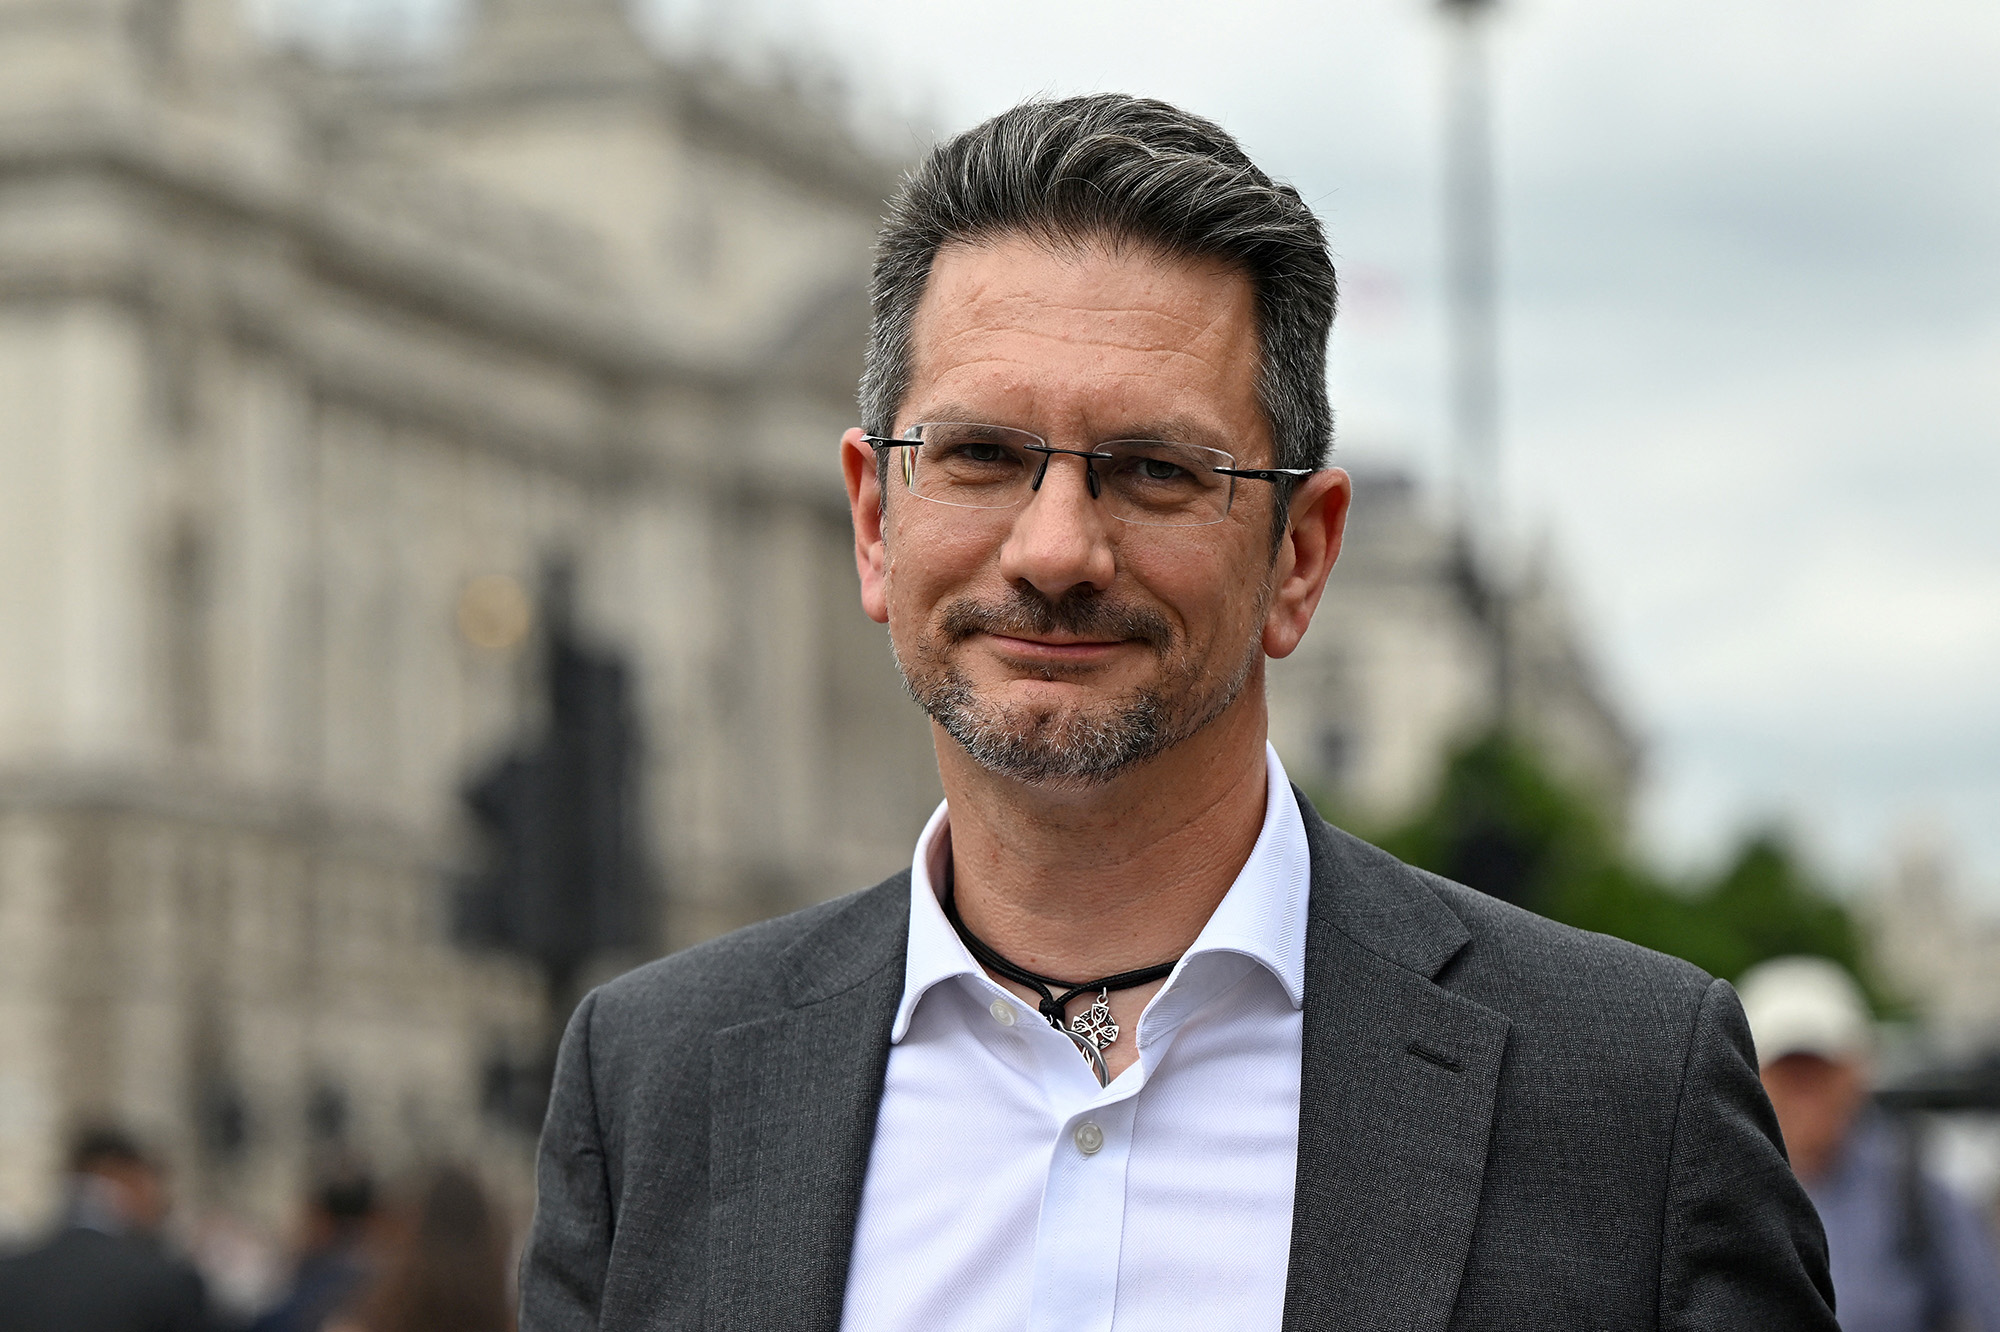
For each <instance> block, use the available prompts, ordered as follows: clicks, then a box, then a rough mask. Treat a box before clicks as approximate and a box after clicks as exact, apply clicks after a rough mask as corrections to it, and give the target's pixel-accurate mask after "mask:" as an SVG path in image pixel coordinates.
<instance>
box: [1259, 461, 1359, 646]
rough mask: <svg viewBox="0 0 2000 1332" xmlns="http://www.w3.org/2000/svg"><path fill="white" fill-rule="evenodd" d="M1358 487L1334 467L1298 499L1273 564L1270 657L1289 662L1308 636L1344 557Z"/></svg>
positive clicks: (1267, 631) (1267, 620) (1267, 628)
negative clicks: (1336, 563) (1337, 563)
mask: <svg viewBox="0 0 2000 1332" xmlns="http://www.w3.org/2000/svg"><path fill="white" fill-rule="evenodd" d="M1353 498H1354V483H1353V482H1352V481H1350V480H1348V476H1347V473H1346V472H1343V471H1341V470H1340V469H1339V468H1338V467H1329V468H1328V469H1327V470H1325V471H1323V472H1314V473H1313V474H1312V475H1311V476H1309V477H1307V478H1306V480H1305V484H1304V485H1302V486H1300V487H1299V488H1298V490H1297V491H1295V492H1294V493H1293V495H1292V504H1291V524H1290V526H1289V527H1288V528H1287V529H1286V532H1285V536H1284V540H1283V542H1282V543H1281V544H1280V545H1279V546H1278V556H1277V559H1275V560H1274V561H1272V565H1271V604H1270V607H1269V608H1268V609H1267V610H1266V611H1265V613H1264V654H1265V655H1266V656H1269V657H1289V656H1291V655H1292V651H1293V649H1295V648H1296V647H1298V645H1299V640H1300V639H1302V638H1304V637H1305V636H1306V626H1307V625H1309V624H1311V623H1312V617H1313V611H1315V610H1316V609H1318V607H1319V599H1320V596H1321V594H1322V593H1324V592H1325V591H1326V580H1327V576H1328V575H1329V574H1331V573H1332V572H1333V564H1334V561H1335V560H1338V559H1339V558H1340V540H1341V537H1342V536H1343V535H1344V534H1345V533H1346V531H1347V507H1348V505H1349V503H1351V502H1352V500H1353Z"/></svg>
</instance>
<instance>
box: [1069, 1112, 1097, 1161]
mask: <svg viewBox="0 0 2000 1332" xmlns="http://www.w3.org/2000/svg"><path fill="white" fill-rule="evenodd" d="M1070 1139H1071V1140H1072V1141H1073V1142H1075V1143H1076V1149H1077V1150H1078V1151H1080V1152H1082V1153H1083V1154H1084V1155H1085V1156H1095V1155H1097V1153H1098V1152H1099V1151H1100V1150H1102V1149H1103V1147H1104V1130H1103V1129H1101V1128H1099V1127H1097V1125H1095V1124H1093V1123H1091V1122H1090V1121H1089V1120H1085V1121H1084V1122H1083V1123H1081V1124H1078V1125H1077V1126H1076V1132H1074V1133H1072V1134H1070Z"/></svg>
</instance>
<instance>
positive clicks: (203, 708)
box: [164, 523, 215, 747]
mask: <svg viewBox="0 0 2000 1332" xmlns="http://www.w3.org/2000/svg"><path fill="white" fill-rule="evenodd" d="M165 581H166V588H165V593H166V595H165V597H164V601H165V603H166V604H165V612H166V617H165V618H166V623H165V648H166V704H167V732H168V735H169V737H170V738H171V739H172V740H173V742H174V744H176V745H179V746H184V747H189V746H195V745H203V744H206V743H208V741H209V740H210V738H211V737H212V736H213V733H214V728H215V718H214V700H213V679H212V677H213V669H212V667H213V663H212V661H211V660H210V657H211V648H210V638H211V636H212V634H211V629H212V624H211V621H212V620H213V619H214V586H213V584H214V571H213V568H212V560H211V558H210V552H209V546H208V541H207V539H206V538H205V537H204V536H203V535H202V533H201V532H200V531H199V530H198V529H197V528H196V527H195V526H194V525H193V524H192V523H181V524H179V525H178V526H176V527H175V529H174V532H173V535H172V536H171V537H170V538H169V539H168V542H167V559H166V570H165Z"/></svg>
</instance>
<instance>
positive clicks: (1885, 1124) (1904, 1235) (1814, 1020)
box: [1743, 957, 2000, 1332]
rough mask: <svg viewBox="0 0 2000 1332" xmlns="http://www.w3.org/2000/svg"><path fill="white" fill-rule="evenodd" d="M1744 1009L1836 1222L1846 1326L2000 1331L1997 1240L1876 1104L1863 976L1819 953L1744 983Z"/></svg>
mask: <svg viewBox="0 0 2000 1332" xmlns="http://www.w3.org/2000/svg"><path fill="white" fill-rule="evenodd" d="M1743 1010H1744V1014H1745V1016H1747V1017H1748V1018H1749V1021H1750V1034H1751V1036H1752V1037H1753V1038H1754V1039H1755V1041H1756V1043H1757V1058H1758V1062H1759V1064H1760V1066H1761V1071H1762V1075H1763V1079H1764V1088H1765V1090H1766V1091H1767V1092H1769V1093H1770V1097H1771V1106H1772V1108H1773V1109H1774V1110H1776V1111H1777V1115H1778V1125H1779V1127H1780V1128H1781V1129H1783V1131H1784V1138H1785V1146H1786V1148H1787V1150H1788V1151H1789V1152H1790V1153H1791V1159H1792V1166H1793V1168H1794V1169H1795V1170H1797V1172H1798V1175H1799V1179H1800V1180H1801V1181H1802V1182H1803V1183H1804V1184H1805V1187H1806V1192H1807V1193H1808V1194H1809V1195H1810V1196H1811V1198H1812V1200H1813V1204H1814V1205H1815V1206H1816V1207H1817V1208H1818V1209H1819V1214H1820V1218H1821V1219H1822V1220H1823V1221H1824V1222H1825V1223H1826V1238H1827V1247H1828V1249H1829V1250H1830V1251H1831V1260H1832V1270H1833V1287H1834V1290H1835V1292H1836V1293H1837V1295H1838V1296H1839V1300H1840V1325H1841V1326H1842V1327H1843V1328H1845V1329H1847V1332H1941V1330H1942V1329H1956V1328H1964V1329H1977V1332H2000V1262H1996V1259H1995V1254H1994V1247H1993V1236H1992V1235H1991V1234H1990V1233H1989V1232H1988V1230H1987V1228H1986V1226H1985V1224H1984V1223H1983V1222H1982V1221H1981V1220H1980V1218H1979V1216H1978V1215H1977V1213H1975V1212H1974V1211H1973V1209H1972V1208H1971V1207H1970V1206H1968V1205H1967V1203H1966V1202H1965V1200H1964V1199H1962V1198H1960V1197H1959V1196H1958V1195H1957V1194H1955V1193H1953V1192H1951V1191H1950V1190H1948V1189H1946V1188H1945V1187H1944V1186H1942V1185H1941V1184H1939V1183H1938V1182H1937V1181H1935V1180H1933V1179H1931V1178H1930V1177H1929V1176H1928V1174H1927V1173H1926V1172H1925V1171H1924V1169H1923V1166H1922V1162H1921V1160H1920V1157H1919V1153H1918V1151H1917V1148H1918V1145H1919V1144H1918V1142H1917V1140H1916V1138H1915V1136H1914V1126H1913V1125H1903V1126H1900V1130H1899V1126H1897V1125H1895V1124H1892V1123H1891V1122H1890V1121H1889V1120H1888V1118H1887V1117H1886V1116H1884V1115H1882V1114H1880V1113H1879V1112H1875V1111H1871V1110H1870V1109H1869V1108H1868V1101H1869V1083H1870V1068H1869V1065H1870V1057H1871V1054H1872V1050H1873V1045H1874V1041H1873V1036H1872V1030H1871V1026H1870V1023H1869V1018H1868V1005H1867V1002H1866V1001H1865V1000H1864V999H1863V998H1862V996H1861V990H1860V987H1858V986H1857V985H1855V983H1854V978H1853V977H1851V976H1849V975H1848V974H1847V973H1846V972H1845V971H1843V970H1842V969H1841V968H1840V967H1839V965H1837V964H1836V963H1833V962H1829V961H1827V960H1826V959H1825V958H1818V957H1781V958H1776V959H1773V960H1772V961H1769V962H1765V963H1763V964H1761V965H1759V966H1756V967H1753V968H1751V970H1750V971H1749V972H1747V973H1745V975H1744V977H1743Z"/></svg>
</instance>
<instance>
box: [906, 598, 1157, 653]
mask: <svg viewBox="0 0 2000 1332" xmlns="http://www.w3.org/2000/svg"><path fill="white" fill-rule="evenodd" d="M938 627H939V629H940V630H941V631H942V632H943V634H944V636H945V639H946V641H947V642H951V643H962V642H964V641H965V640H966V639H968V638H970V637H972V636H973V635H974V634H1005V635H1007V636H1008V637H1010V638H1025V637H1033V636H1034V635H1036V634H1068V635H1071V636H1073V637H1076V638H1093V639H1103V640H1107V641H1118V642H1123V641H1126V640H1137V641H1139V642H1142V643H1145V644H1147V645H1149V646H1150V647H1152V648H1153V649H1154V650H1155V651H1164V650H1165V649H1166V647H1167V645H1168V644H1169V643H1171V642H1172V641H1173V636H1174V630H1173V626H1172V625H1171V624H1169V623H1168V622H1167V617H1166V616H1164V615H1162V614H1160V613H1159V612H1158V611H1156V610H1150V609H1148V608H1146V607H1144V606H1132V605H1127V604H1124V603H1121V602H1115V601H1107V600H1105V598H1104V594H1103V593H1101V592H1092V591H1081V592H1076V591H1072V592H1065V593H1064V594H1063V595H1062V596H1061V597H1058V598H1056V599H1054V600H1051V599H1050V598H1048V597H1045V596H1043V595H1042V594H1041V593H1039V592H1037V591H1035V590H1034V589H1033V588H1028V587H1020V586H1018V585H1017V586H1015V587H1014V588H1012V589H1010V591H1009V593H1008V595H1007V597H1006V599H1005V600H1004V601H1002V602H999V603H997V604H987V603H984V602H981V601H978V600H976V599H974V598H972V597H960V598H959V599H958V600H956V601H954V602H952V603H950V604H949V605H947V606H946V607H945V608H944V610H943V612H942V613H941V614H940V616H939V621H938Z"/></svg>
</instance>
